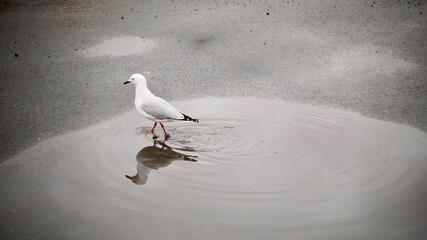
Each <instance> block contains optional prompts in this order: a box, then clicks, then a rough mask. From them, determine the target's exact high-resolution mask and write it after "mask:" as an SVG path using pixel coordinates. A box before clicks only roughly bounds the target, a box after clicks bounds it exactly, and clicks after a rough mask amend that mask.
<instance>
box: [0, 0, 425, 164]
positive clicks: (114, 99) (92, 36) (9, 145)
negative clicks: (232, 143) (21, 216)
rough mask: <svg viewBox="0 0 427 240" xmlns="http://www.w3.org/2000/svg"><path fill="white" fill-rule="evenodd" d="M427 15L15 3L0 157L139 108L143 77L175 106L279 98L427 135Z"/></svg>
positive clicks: (405, 7)
mask: <svg viewBox="0 0 427 240" xmlns="http://www.w3.org/2000/svg"><path fill="white" fill-rule="evenodd" d="M426 15H427V14H426V11H425V3H424V2H423V1H421V0H407V1H398V0H392V1H375V2H374V1H297V0H292V1H225V0H224V1H200V0H198V1H173V2H170V1H139V0H138V1H136V0H133V1H126V2H122V1H120V2H118V1H103V2H102V3H98V4H97V3H95V2H90V1H82V0H70V1H65V0H55V1H25V0H24V1H3V2H1V3H0V19H1V22H2V24H0V32H1V34H0V43H1V46H2V47H1V48H0V80H1V81H0V129H1V130H0V131H1V132H0V134H1V141H0V161H4V160H6V159H7V158H9V157H11V156H13V155H14V154H15V153H17V152H19V151H21V150H23V149H25V148H28V147H31V146H33V145H34V144H36V143H37V142H40V141H42V140H45V139H47V138H49V137H53V136H57V135H60V134H64V133H68V132H71V131H74V130H76V129H82V128H84V127H87V126H90V125H93V124H95V123H100V122H103V121H105V120H108V119H111V118H112V117H117V116H120V115H121V114H123V113H125V112H128V111H130V110H131V109H132V108H133V104H132V102H133V97H134V96H133V94H134V92H133V91H131V90H129V88H125V87H123V86H122V83H123V81H124V80H126V79H127V78H128V77H129V76H130V75H131V74H133V73H135V72H140V73H142V72H145V71H148V72H150V74H147V79H148V81H149V86H150V89H151V90H152V91H153V93H155V94H157V95H159V96H162V97H163V98H165V99H167V100H186V99H194V98H200V97H209V96H214V97H236V96H242V97H243V96H252V97H260V98H270V99H274V98H280V99H284V100H287V101H294V102H301V103H308V104H314V105H326V106H331V107H336V108H340V109H349V110H352V111H355V112H359V113H362V114H363V115H366V116H370V117H374V118H377V119H382V120H387V121H393V122H397V123H404V124H408V125H411V126H413V127H416V128H419V129H421V130H423V131H426V130H427V128H426V127H427V121H426V120H427V118H426V114H425V113H426V112H427V109H426V106H427V104H426V102H427V94H426V92H427V81H426V78H425V76H427V70H426V61H427V60H426V56H427V48H426V44H425V43H426V42H427V39H426V38H427V34H426V32H427V31H426V24H425V23H426V22H427V21H426V20H427V19H426ZM117 45H119V46H121V47H122V48H118V47H117ZM123 47H124V48H123Z"/></svg>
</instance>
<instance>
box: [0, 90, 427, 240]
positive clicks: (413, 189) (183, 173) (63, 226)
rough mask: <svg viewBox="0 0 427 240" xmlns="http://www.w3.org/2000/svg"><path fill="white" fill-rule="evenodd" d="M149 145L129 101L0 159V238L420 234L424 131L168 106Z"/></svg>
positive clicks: (350, 117) (224, 107)
mask: <svg viewBox="0 0 427 240" xmlns="http://www.w3.org/2000/svg"><path fill="white" fill-rule="evenodd" d="M173 105H175V106H177V107H178V108H179V109H181V110H182V111H184V112H187V113H188V114H191V115H194V116H197V117H198V118H199V119H200V123H199V124H195V123H183V122H179V123H171V124H167V125H166V128H167V129H168V130H169V133H170V134H171V135H172V137H171V138H170V139H169V140H168V141H164V140H163V139H162V137H161V129H158V130H157V134H158V135H160V138H159V139H158V140H157V141H154V140H153V139H152V135H148V136H147V135H144V134H142V133H141V131H142V130H144V129H148V128H150V127H151V126H150V125H149V123H148V121H144V120H142V117H141V116H140V115H139V114H138V113H137V112H135V111H132V112H129V113H126V114H124V115H123V116H120V117H118V118H115V119H113V120H110V121H108V122H105V123H102V124H99V125H96V126H92V127H89V128H87V129H85V130H83V131H78V132H75V133H71V134H69V135H65V136H61V137H56V138H52V139H49V140H47V141H45V142H42V143H40V144H38V145H36V146H35V147H33V148H31V149H27V150H25V151H23V152H22V153H20V154H18V155H16V156H14V157H12V158H11V159H10V160H8V161H6V162H4V163H3V164H1V165H0V176H1V177H0V181H1V186H2V187H1V194H0V196H1V201H0V202H1V205H0V211H1V214H0V216H1V223H2V229H3V230H2V231H1V236H0V237H1V238H2V239H28V238H31V239H261V238H262V239H283V238H284V237H286V238H288V239H423V238H424V237H425V236H426V235H427V228H426V226H427V217H426V216H427V212H426V209H425V199H426V196H427V189H426V188H425V182H427V161H426V159H427V135H426V134H425V133H424V132H422V131H420V130H417V129H415V128H411V127H408V126H405V125H399V124H395V123H389V122H383V121H379V120H375V119H370V118H367V117H364V116H362V115H360V114H358V113H353V112H348V111H343V110H338V109H334V108H328V107H319V106H311V105H304V104H296V103H288V102H284V101H281V100H265V99H254V98H238V99H236V98H233V99H216V98H208V99H199V100H192V101H185V102H174V103H173Z"/></svg>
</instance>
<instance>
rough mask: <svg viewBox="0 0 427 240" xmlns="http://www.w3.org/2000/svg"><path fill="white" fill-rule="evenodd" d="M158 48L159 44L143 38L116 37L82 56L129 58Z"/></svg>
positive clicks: (83, 53) (85, 51)
mask: <svg viewBox="0 0 427 240" xmlns="http://www.w3.org/2000/svg"><path fill="white" fill-rule="evenodd" d="M156 46H157V43H156V42H154V41H153V40H150V39H144V38H141V37H133V36H125V37H115V38H111V39H109V40H106V41H104V42H101V43H99V44H97V45H95V46H93V47H91V48H88V49H86V50H82V51H81V54H82V55H83V56H85V57H101V56H113V57H116V56H127V55H133V54H141V53H143V52H146V51H149V50H151V49H153V48H155V47H156Z"/></svg>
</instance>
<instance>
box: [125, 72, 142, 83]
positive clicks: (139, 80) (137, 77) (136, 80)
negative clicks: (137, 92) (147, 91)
mask: <svg viewBox="0 0 427 240" xmlns="http://www.w3.org/2000/svg"><path fill="white" fill-rule="evenodd" d="M128 83H134V84H136V85H139V84H141V83H142V84H144V85H147V80H146V79H145V77H144V76H142V75H141V74H139V73H135V74H133V75H132V76H131V77H130V78H129V80H127V81H126V82H124V83H123V84H128Z"/></svg>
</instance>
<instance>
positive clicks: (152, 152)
mask: <svg viewBox="0 0 427 240" xmlns="http://www.w3.org/2000/svg"><path fill="white" fill-rule="evenodd" d="M157 144H158V145H161V147H157ZM176 150H181V151H190V152H191V151H194V150H192V149H176ZM193 158H196V156H190V155H185V154H182V153H179V152H175V151H174V148H171V147H169V146H168V145H166V144H165V143H163V142H159V141H154V145H153V146H148V147H145V148H143V149H141V151H139V152H138V154H137V155H136V160H137V162H138V163H137V166H136V169H137V174H136V175H135V176H133V177H131V176H128V175H126V177H127V178H129V179H130V180H132V182H133V183H135V184H138V185H141V184H145V183H147V179H148V174H149V173H150V170H151V169H155V170H158V169H159V168H162V167H167V166H169V165H170V164H171V163H172V161H175V160H184V161H191V162H197V161H196V160H195V159H193Z"/></svg>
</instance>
